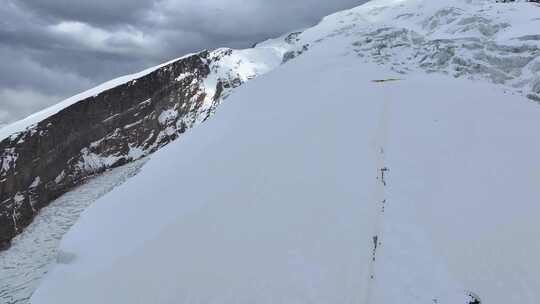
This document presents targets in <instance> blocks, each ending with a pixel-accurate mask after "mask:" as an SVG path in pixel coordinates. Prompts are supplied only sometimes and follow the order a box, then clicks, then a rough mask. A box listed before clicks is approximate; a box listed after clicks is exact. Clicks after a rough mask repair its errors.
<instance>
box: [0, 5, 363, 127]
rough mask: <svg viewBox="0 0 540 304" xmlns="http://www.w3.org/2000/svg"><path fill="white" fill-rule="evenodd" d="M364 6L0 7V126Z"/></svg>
mask: <svg viewBox="0 0 540 304" xmlns="http://www.w3.org/2000/svg"><path fill="white" fill-rule="evenodd" d="M366 1H367V0H332V1H326V0H272V1H268V0H92V1H88V0H52V1H36V0H3V3H2V6H0V71H1V73H0V123H1V122H2V121H13V120H16V119H20V118H21V117H22V116H24V115H28V114H30V113H32V112H34V111H36V110H38V109H40V108H43V107H46V106H48V105H50V104H52V103H54V102H57V101H59V100H60V99H63V98H65V97H68V96H70V95H73V94H75V93H77V92H79V91H82V90H84V89H87V88H89V87H91V86H94V85H97V84H99V83H100V82H103V81H106V80H108V79H111V78H114V77H116V76H119V75H123V74H127V73H133V72H137V71H139V70H141V69H143V68H146V67H148V66H152V65H155V64H158V63H160V62H164V61H167V60H169V59H171V58H174V57H178V56H181V55H183V54H185V53H189V52H193V51H198V50H201V49H213V48H217V47H221V46H227V47H236V48H239V47H247V46H249V45H251V44H253V43H255V42H259V41H262V40H264V39H267V38H270V37H275V36H278V35H280V34H282V33H284V32H287V31H292V30H295V29H297V28H304V27H307V26H310V25H313V24H315V23H316V22H317V21H318V20H319V19H320V18H321V17H323V16H325V15H328V14H330V13H332V12H335V11H338V10H342V9H346V8H350V7H354V6H356V5H360V4H361V3H364V2H366Z"/></svg>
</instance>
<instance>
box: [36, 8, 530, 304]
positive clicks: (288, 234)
mask: <svg viewBox="0 0 540 304" xmlns="http://www.w3.org/2000/svg"><path fill="white" fill-rule="evenodd" d="M537 10H538V7H537V6H536V5H535V4H531V3H525V2H516V3H496V2H488V1H461V0H455V1H436V2H434V1H415V0H402V1H397V0H394V1H389V0H381V1H372V2H370V3H368V4H366V5H364V6H360V7H358V8H355V9H353V10H350V11H346V12H342V13H338V14H335V15H332V16H329V17H327V18H326V19H325V20H323V22H321V23H320V24H319V25H317V26H315V27H313V28H310V29H307V30H305V31H304V32H303V33H296V34H292V35H290V36H288V37H287V40H288V41H291V42H294V43H295V44H296V47H295V48H294V49H293V50H291V51H290V52H287V53H286V54H287V55H286V56H284V58H285V59H286V60H285V61H287V64H285V65H282V66H280V68H277V69H274V70H273V71H272V72H271V73H267V74H266V75H264V76H262V77H259V78H257V79H255V80H253V81H250V82H249V83H247V84H245V85H244V86H242V88H241V89H238V90H237V91H236V92H235V94H233V95H231V96H230V98H229V100H228V102H227V103H225V104H223V105H222V106H221V107H220V108H219V110H218V112H217V114H216V115H215V116H214V117H213V118H212V119H210V120H208V121H207V122H206V123H204V124H202V125H201V126H199V127H197V128H194V129H193V130H192V131H190V132H188V133H186V134H185V135H184V136H183V137H182V140H181V141H176V142H174V143H172V144H170V145H168V146H167V147H165V148H164V149H161V150H160V151H157V152H156V153H155V154H153V155H152V157H151V158H150V160H149V161H148V162H147V163H146V164H145V166H144V167H143V168H142V169H141V171H140V172H139V174H138V175H136V176H135V177H133V178H131V179H129V180H128V181H127V182H126V183H124V184H123V185H121V186H119V187H118V188H116V189H115V190H113V191H112V192H110V193H108V194H107V195H105V196H104V197H103V198H101V199H100V200H98V201H97V202H96V203H94V204H93V205H92V206H91V207H90V208H89V209H87V210H86V211H85V212H84V213H83V215H82V217H81V220H80V221H78V222H77V223H76V224H75V226H74V227H73V228H72V229H71V230H70V232H68V233H67V234H66V235H65V237H64V238H63V240H62V244H61V246H60V250H59V255H58V262H57V263H56V264H55V265H54V267H53V268H52V269H51V271H50V272H49V273H48V274H47V275H46V277H45V279H44V281H43V282H42V284H41V285H40V287H39V288H38V290H37V291H36V293H35V294H34V295H33V297H32V303H33V304H63V303H66V304H67V303H75V302H76V303H80V304H84V303H89V304H90V303H163V304H168V303H171V304H172V303H210V304H223V303H230V304H238V303H261V304H266V303H269V304H270V303H272V304H273V303H302V304H303V303H306V304H307V303H310V304H313V303H315V304H327V303H366V304H395V303H418V304H434V303H437V304H478V303H490V304H507V303H526V304H537V303H539V302H540V293H539V290H540V275H539V274H540V263H538V256H539V255H540V242H538V241H537V231H538V218H539V217H540V205H539V204H538V199H539V197H540V191H539V189H538V183H539V182H540V158H538V155H539V154H540V137H539V135H538V131H537V130H538V128H539V127H540V121H539V120H538V117H539V116H540V106H538V104H537V103H535V102H531V100H530V98H527V95H530V94H534V93H533V92H532V91H531V89H532V88H533V87H534V85H533V82H534V77H535V76H536V75H535V73H534V72H531V73H527V72H528V71H530V68H531V67H532V66H533V65H534V63H535V62H537V60H538V58H537V57H536V56H537V55H538V54H537V52H536V51H535V48H536V45H535V44H536V42H535V41H534V40H530V39H529V40H526V39H514V38H517V37H528V36H529V35H532V34H531V32H534V28H535V27H533V29H532V30H531V29H530V28H529V26H534V25H535V24H536V22H537V21H536V20H535V18H534V17H533V15H534V13H531V12H537ZM441 11H443V12H454V13H450V15H448V14H447V13H440V12H441ZM484 11H485V14H484V15H485V16H487V17H486V19H487V20H488V21H489V22H488V23H489V25H490V26H492V25H496V24H499V22H505V21H506V22H508V23H509V24H510V25H509V26H504V27H502V28H500V29H497V28H498V27H497V26H495V28H496V29H495V30H486V28H484V26H483V25H485V24H486V23H485V22H484V21H482V20H480V21H479V19H478V15H480V14H481V13H482V12H484ZM404 14H409V15H410V17H409V18H408V19H404V18H405V17H406V16H405V17H403V16H401V15H404ZM493 14H498V15H497V16H498V17H497V18H496V19H495V18H494V17H493ZM454 15H456V16H457V17H456V16H454ZM499 15H500V16H499ZM433 16H435V18H432V17H433ZM441 16H442V17H441ZM448 16H450V17H448ZM518 16H519V18H517V17H518ZM396 18H397V19H396ZM453 18H456V19H453ZM426 20H427V21H426ZM486 22H487V21H486ZM430 23H433V26H430V25H429V24H430ZM403 32H404V33H405V34H402V33H403ZM366 35H368V36H366ZM505 35H506V36H505ZM394 37H397V38H395V39H394ZM410 37H412V38H410ZM419 37H420V38H421V39H420V38H419ZM441 39H444V40H443V42H444V44H443V47H442V48H441V49H438V48H436V47H432V46H433V45H437V43H439V42H438V41H439V40H441ZM527 39H528V38H527ZM471 40H474V41H477V43H478V45H479V46H472V45H470V44H469V42H470V41H471ZM396 41H397V42H396ZM464 41H465V42H464ZM501 41H502V42H501ZM531 41H532V42H531ZM266 43H276V41H269V42H264V43H261V44H259V45H258V46H259V47H264V46H265V44H266ZM279 43H282V42H278V44H279ZM512 43H517V47H518V49H522V48H524V49H527V50H530V51H526V52H522V53H519V52H518V53H515V52H514V51H513V49H508V48H509V47H510V46H511V45H512ZM484 44H485V48H482V47H481V46H482V45H484ZM490 45H491V46H493V45H497V47H495V51H494V50H493V49H492V47H490ZM304 46H305V47H304ZM448 46H451V48H450V49H451V51H448V50H447V47H448ZM363 47H365V48H366V49H365V50H364V49H363ZM397 50H400V51H399V52H398V51H397ZM408 50H411V51H408ZM441 50H442V51H441ZM416 52H418V55H417V56H416V57H418V58H420V59H418V60H416V61H415V58H416V57H415V56H413V55H415V54H416ZM467 52H470V54H471V56H470V57H467V58H468V59H470V60H471V62H473V63H472V65H473V68H472V69H465V68H469V66H468V65H459V64H460V61H461V60H465V59H463V58H465V56H466V55H467V54H468V53H467ZM490 52H494V53H490ZM499 52H502V53H499ZM300 53H301V56H298V55H299V54H300ZM425 54H427V55H428V56H427V58H426V59H425V60H421V59H422V58H424V57H425V56H424V55H425ZM478 54H480V55H478ZM482 54H484V55H485V56H484V55H482ZM494 54H496V56H499V57H500V58H499V60H500V61H501V62H506V63H504V64H501V63H500V62H499V61H497V60H495V61H493V60H491V59H490V60H485V57H486V56H487V57H489V56H495V55H494ZM359 55H360V56H359ZM402 56H403V57H402ZM409 56H410V58H409ZM294 57H297V58H296V59H294V60H291V58H294ZM447 57H449V58H450V59H448V60H446V59H445V58H447ZM521 57H524V58H526V60H525V61H526V62H525V63H524V62H521V59H519V60H518V59H516V58H521ZM456 58H458V59H456ZM467 58H466V59H467ZM508 58H510V59H508ZM400 59H402V60H400ZM507 59H508V61H506V60H507ZM515 62H520V63H519V64H517V65H516V64H515ZM423 63H427V65H425V66H422V64H423ZM475 65H479V66H481V68H474V66H475ZM507 65H509V66H510V67H511V68H508V69H506V68H504V67H505V66H507ZM456 67H458V68H456ZM459 67H461V68H459ZM463 69H465V71H463ZM456 71H458V72H460V73H458V74H455V72H456ZM507 71H509V72H507ZM519 71H521V72H519ZM500 73H505V74H504V75H506V76H508V77H513V78H512V79H509V80H504V79H506V78H505V77H502V78H499V77H494V76H493V75H495V76H497V75H499V74H500ZM514 73H515V74H514ZM456 76H457V77H456ZM471 78H473V79H475V80H476V81H471ZM518 78H520V79H522V80H523V83H524V85H523V86H522V87H514V83H513V81H514V80H515V79H518ZM500 79H503V82H504V83H503V82H501V81H500ZM519 90H522V92H521V93H520V92H519ZM509 92H511V93H515V94H511V93H509ZM156 181H159V182H158V183H156ZM149 185H151V186H149Z"/></svg>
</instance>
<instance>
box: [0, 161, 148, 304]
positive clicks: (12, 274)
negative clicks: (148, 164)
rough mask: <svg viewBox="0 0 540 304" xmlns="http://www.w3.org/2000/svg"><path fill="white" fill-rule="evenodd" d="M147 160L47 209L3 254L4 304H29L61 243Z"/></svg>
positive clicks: (0, 284) (0, 297)
mask: <svg viewBox="0 0 540 304" xmlns="http://www.w3.org/2000/svg"><path fill="white" fill-rule="evenodd" d="M144 162H145V160H141V161H137V162H135V163H132V164H129V165H126V166H124V167H121V168H117V169H113V170H110V171H107V172H105V173H103V174H101V175H100V176H97V177H95V178H91V179H89V180H88V181H87V182H86V183H85V184H83V185H81V186H80V187H77V188H76V189H74V190H72V191H70V192H68V193H66V194H65V195H63V196H61V197H60V198H58V199H57V200H55V201H54V202H53V203H51V204H50V205H49V206H48V207H46V208H44V209H43V210H42V211H41V212H40V214H39V215H38V216H37V217H36V220H35V221H34V222H33V223H32V224H31V225H30V226H29V227H28V228H27V229H26V230H25V231H24V232H23V233H22V234H21V235H19V236H18V237H16V238H15V239H14V240H13V245H12V246H11V248H10V249H9V250H7V251H3V252H0V303H1V304H26V303H28V301H29V300H30V296H31V295H32V293H33V292H34V290H35V289H36V288H37V286H38V284H39V281H40V280H41V278H42V277H43V275H45V273H47V271H48V269H49V266H50V265H51V264H52V263H54V261H55V259H56V256H57V250H58V246H59V244H60V240H61V239H62V237H63V236H64V234H65V233H66V232H67V231H68V230H69V228H71V226H72V225H73V224H75V222H76V221H77V219H78V218H79V215H80V214H81V213H82V212H83V211H84V210H85V209H86V208H87V207H88V206H89V205H90V204H91V203H93V202H94V201H96V200H97V199H98V198H100V197H102V196H103V195H105V194H106V193H108V192H109V191H111V190H112V189H113V188H115V187H117V186H118V185H120V184H122V183H123V182H124V181H126V180H127V179H128V178H129V177H131V176H133V175H134V174H136V173H137V172H138V170H139V168H140V167H141V166H142V165H143V164H144Z"/></svg>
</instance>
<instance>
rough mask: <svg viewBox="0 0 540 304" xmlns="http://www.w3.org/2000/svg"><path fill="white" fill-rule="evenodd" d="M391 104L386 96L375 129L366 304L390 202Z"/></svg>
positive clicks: (378, 82) (370, 295)
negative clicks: (387, 151) (374, 183)
mask: <svg viewBox="0 0 540 304" xmlns="http://www.w3.org/2000/svg"><path fill="white" fill-rule="evenodd" d="M395 80H397V79H392V81H395ZM385 82H386V81H385V80H374V81H373V83H376V84H378V85H381V84H383V83H385ZM390 105H391V101H390V99H389V98H384V103H383V106H382V110H381V113H380V114H379V125H378V127H377V130H376V131H375V137H374V149H375V151H374V153H375V154H376V158H375V159H376V162H377V170H378V172H377V181H378V183H377V187H376V189H375V196H374V197H375V201H374V202H373V203H374V204H376V205H377V206H376V208H375V210H376V212H377V214H376V215H375V216H376V220H375V227H374V230H373V231H374V233H373V248H372V250H373V252H372V257H371V260H370V262H369V278H368V284H367V286H368V287H367V292H366V304H370V303H371V302H372V295H373V290H374V286H375V284H376V283H377V273H376V270H377V269H376V268H377V251H378V250H379V248H380V247H381V246H382V245H383V235H382V231H383V226H384V213H385V208H386V205H387V204H388V200H387V197H386V191H385V188H386V186H387V182H388V180H387V177H388V173H389V172H390V169H389V168H388V167H387V165H386V160H385V149H386V146H387V140H388V132H389V126H390V123H389V119H390Z"/></svg>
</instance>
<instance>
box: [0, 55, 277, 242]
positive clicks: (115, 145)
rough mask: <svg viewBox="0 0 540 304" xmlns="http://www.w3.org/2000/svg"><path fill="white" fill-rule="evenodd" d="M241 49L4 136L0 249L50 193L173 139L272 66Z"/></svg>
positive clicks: (177, 66)
mask: <svg viewBox="0 0 540 304" xmlns="http://www.w3.org/2000/svg"><path fill="white" fill-rule="evenodd" d="M240 55H245V54H240ZM271 55H276V54H274V53H271ZM244 57H245V56H244ZM244 57H243V56H239V54H237V53H235V51H233V50H230V49H220V50H217V51H213V52H208V51H204V52H201V53H199V54H195V55H191V56H188V57H184V58H182V59H180V60H178V61H175V62H173V63H170V64H168V65H165V66H162V67H160V68H158V69H157V70H155V71H153V72H151V73H149V74H147V75H145V76H143V77H140V78H138V79H133V80H131V81H129V82H127V83H124V84H122V85H119V86H117V87H114V88H112V89H109V90H106V91H104V92H101V93H99V94H98V95H96V96H92V97H89V98H86V99H83V100H80V101H78V102H76V103H74V104H72V105H71V106H68V107H66V108H64V109H63V110H61V111H59V112H58V113H56V114H54V115H52V116H50V117H48V118H46V119H44V120H42V121H41V122H39V123H37V124H35V125H32V126H29V127H28V128H26V129H25V130H24V131H22V132H18V133H15V134H13V135H11V136H10V137H8V138H6V139H4V140H3V141H1V142H0V249H6V248H7V247H9V245H10V240H11V239H12V238H13V237H14V236H16V235H17V234H18V233H20V232H21V231H22V230H23V229H24V228H25V227H26V226H27V225H28V224H29V223H30V222H31V221H32V219H33V218H34V217H35V215H36V214H37V212H38V211H39V210H40V209H41V208H43V207H45V206H46V205H47V204H48V203H50V202H51V201H52V200H53V199H55V198H57V197H58V196H60V195H62V194H64V193H65V192H66V191H68V190H69V189H71V188H73V187H74V186H77V185H79V184H81V183H83V182H84V180H85V179H87V178H88V177H90V176H92V175H95V174H98V173H100V172H103V171H105V170H107V169H110V168H113V167H117V166H121V165H123V164H126V163H129V162H131V161H134V160H136V159H139V158H141V157H144V156H146V155H148V154H150V153H152V152H154V151H156V150H157V149H159V148H160V147H162V146H164V145H166V144H168V143H169V142H171V141H172V140H175V139H176V138H178V136H179V135H180V134H182V133H184V132H185V131H186V130H187V129H189V128H191V127H192V126H193V125H195V124H197V123H198V122H201V121H204V120H205V119H206V118H208V117H209V116H210V115H211V114H212V112H213V110H214V108H215V106H216V105H217V104H218V103H219V101H220V100H221V99H222V98H223V97H224V96H226V94H227V92H228V91H230V90H231V89H233V88H234V87H237V86H239V85H241V84H242V83H243V82H245V81H247V80H249V79H251V78H253V77H255V76H257V75H258V74H260V73H262V72H265V71H266V70H267V69H268V68H269V67H268V66H265V67H263V68H257V67H253V66H251V65H250V61H249V60H246V58H244ZM239 70H242V71H243V72H239ZM246 71H247V72H246Z"/></svg>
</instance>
